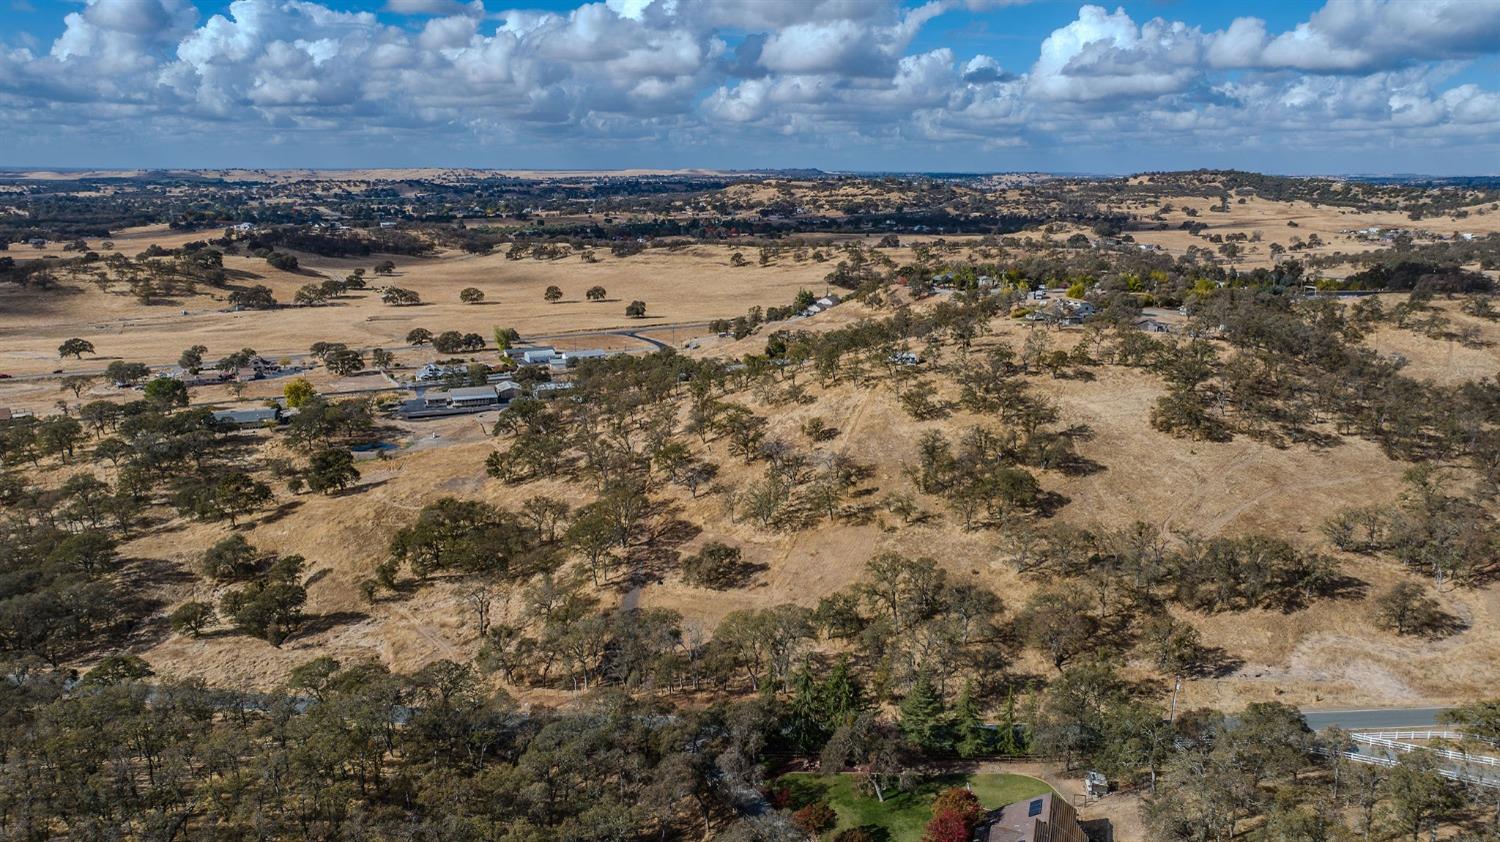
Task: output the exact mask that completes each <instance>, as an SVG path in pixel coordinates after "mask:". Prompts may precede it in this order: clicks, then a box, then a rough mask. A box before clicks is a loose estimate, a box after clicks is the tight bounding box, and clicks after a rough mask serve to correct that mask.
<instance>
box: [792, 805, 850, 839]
mask: <svg viewBox="0 0 1500 842" xmlns="http://www.w3.org/2000/svg"><path fill="white" fill-rule="evenodd" d="M838 818H839V817H838V814H836V813H834V812H833V808H832V807H830V806H828V802H827V801H814V802H813V803H811V804H809V805H807V806H806V807H803V808H802V809H800V810H798V811H797V812H795V813H793V814H792V824H794V825H796V826H797V829H798V830H800V831H802V832H803V833H806V834H807V835H808V836H817V835H818V834H820V833H823V832H824V831H827V830H831V829H832V828H833V826H834V824H835V823H837V822H838Z"/></svg>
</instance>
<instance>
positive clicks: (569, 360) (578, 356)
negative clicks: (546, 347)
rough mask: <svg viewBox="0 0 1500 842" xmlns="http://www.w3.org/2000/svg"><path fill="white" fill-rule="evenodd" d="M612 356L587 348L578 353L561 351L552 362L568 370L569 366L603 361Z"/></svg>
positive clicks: (609, 353)
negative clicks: (591, 361)
mask: <svg viewBox="0 0 1500 842" xmlns="http://www.w3.org/2000/svg"><path fill="white" fill-rule="evenodd" d="M610 356H613V354H612V353H611V352H609V351H605V350H601V349H599V348H586V349H581V350H577V351H561V352H559V353H558V354H557V355H556V356H554V357H553V358H552V360H551V362H552V365H554V366H557V367H560V368H567V367H568V366H573V365H577V364H579V363H581V362H583V361H584V360H602V359H605V358H606V357H610Z"/></svg>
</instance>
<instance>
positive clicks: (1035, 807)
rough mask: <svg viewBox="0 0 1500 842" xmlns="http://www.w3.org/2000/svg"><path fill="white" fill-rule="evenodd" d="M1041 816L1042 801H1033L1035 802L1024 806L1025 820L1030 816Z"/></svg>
mask: <svg viewBox="0 0 1500 842" xmlns="http://www.w3.org/2000/svg"><path fill="white" fill-rule="evenodd" d="M1041 814H1042V799H1040V798H1038V799H1037V800H1035V801H1033V802H1031V803H1030V804H1028V805H1026V818H1028V819H1029V818H1031V817H1032V816H1040V815H1041Z"/></svg>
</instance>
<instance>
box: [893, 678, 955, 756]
mask: <svg viewBox="0 0 1500 842" xmlns="http://www.w3.org/2000/svg"><path fill="white" fill-rule="evenodd" d="M946 718H947V717H946V711H945V710H944V707H943V697H942V696H940V695H939V694H938V692H937V688H935V687H933V686H932V681H931V680H929V679H928V678H927V674H926V673H918V674H917V678H916V681H914V682H912V685H911V691H910V692H909V693H907V694H906V698H904V699H902V700H901V731H902V733H904V734H905V735H906V738H907V739H908V740H910V741H911V742H912V744H913V745H915V746H917V747H918V748H921V749H923V750H924V751H932V750H934V749H939V748H942V747H943V745H944V740H943V736H944V735H943V731H944V728H943V725H944V719H946Z"/></svg>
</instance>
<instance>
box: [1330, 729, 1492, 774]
mask: <svg viewBox="0 0 1500 842" xmlns="http://www.w3.org/2000/svg"><path fill="white" fill-rule="evenodd" d="M1406 733H1413V732H1406ZM1350 739H1352V740H1354V741H1355V742H1356V743H1360V744H1363V745H1371V746H1379V747H1380V748H1384V749H1389V750H1390V751H1394V752H1400V753H1402V754H1405V753H1407V752H1412V751H1425V752H1429V753H1430V754H1432V755H1433V756H1435V757H1441V758H1443V759H1444V760H1451V761H1453V762H1455V763H1465V764H1473V765H1478V766H1492V767H1496V768H1500V757H1491V756H1489V755H1488V754H1470V753H1468V752H1466V751H1454V750H1453V749H1447V748H1437V747H1434V746H1419V745H1417V744H1415V743H1408V742H1402V741H1400V740H1396V739H1389V738H1386V737H1385V736H1384V735H1383V734H1382V735H1376V734H1353V735H1351V736H1350ZM1410 739H1431V738H1424V737H1411V738H1410Z"/></svg>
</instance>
